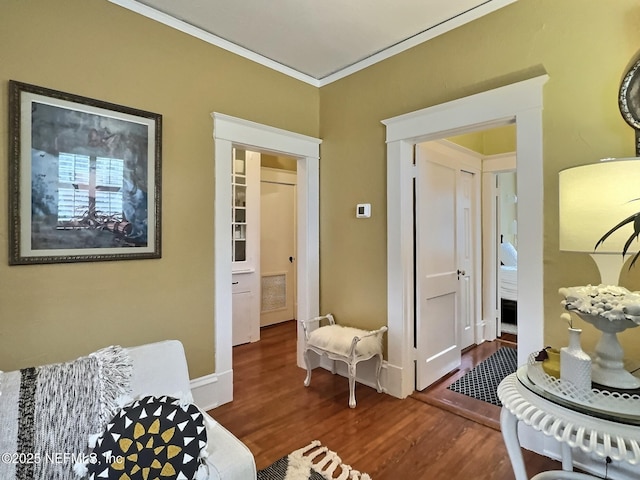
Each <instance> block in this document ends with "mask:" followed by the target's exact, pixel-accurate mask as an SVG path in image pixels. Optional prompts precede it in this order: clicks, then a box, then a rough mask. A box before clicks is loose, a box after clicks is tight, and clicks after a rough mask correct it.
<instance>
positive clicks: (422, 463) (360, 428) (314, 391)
mask: <svg viewBox="0 0 640 480" xmlns="http://www.w3.org/2000/svg"><path fill="white" fill-rule="evenodd" d="M295 330H296V325H295V322H287V323H284V324H280V325H276V326H273V327H268V328H265V329H263V330H262V332H261V340H260V341H259V342H256V343H253V344H247V345H241V346H238V347H235V348H234V352H233V355H234V362H233V366H234V401H233V402H231V403H228V404H226V405H222V406H221V407H218V408H216V409H214V410H212V411H210V412H209V413H210V414H211V415H212V416H213V417H214V418H215V419H216V420H217V421H218V422H220V424H222V425H223V426H225V427H226V428H227V429H228V430H230V431H231V432H232V433H233V434H234V435H236V436H237V437H238V438H239V439H240V440H242V441H243V442H244V443H245V444H246V445H247V446H248V447H249V449H250V450H251V452H252V453H253V454H254V456H255V460H256V465H257V467H258V468H259V469H261V468H265V467H266V466H268V465H270V464H271V463H272V462H274V461H275V460H277V459H278V458H280V457H282V456H284V455H286V454H288V453H290V452H291V451H293V450H295V449H297V448H301V447H303V446H305V445H307V444H308V443H310V442H311V441H312V440H316V439H317V440H320V441H321V442H322V443H323V444H324V445H326V446H327V447H328V448H330V449H331V450H334V451H336V452H337V453H338V454H339V455H340V456H341V458H342V459H343V461H344V462H345V463H347V464H349V465H351V466H352V467H353V468H356V469H358V470H360V471H362V472H366V473H368V474H369V475H371V477H372V479H374V480H398V479H410V480H440V479H442V480H444V479H446V480H467V479H470V478H473V479H474V480H507V479H508V480H511V479H513V478H514V476H513V472H512V470H511V465H510V463H509V459H508V457H507V453H506V449H505V447H504V444H503V441H502V436H501V434H500V432H499V431H497V430H495V429H493V428H489V427H487V426H485V425H483V424H480V423H478V422H476V421H472V420H469V419H467V418H464V417H462V416H460V415H457V414H453V413H451V412H450V411H447V410H445V409H443V408H439V407H436V406H434V405H431V404H429V403H425V402H424V401H419V400H417V399H416V398H414V397H409V398H406V399H403V400H400V399H397V398H394V397H391V396H389V395H386V394H378V393H377V392H376V391H375V390H374V389H372V388H369V387H367V386H364V385H360V384H358V385H357V387H356V399H357V402H358V404H357V406H356V408H355V409H351V408H349V407H348V404H347V403H348V395H349V391H348V382H347V379H346V378H343V377H340V376H337V375H336V376H334V375H331V373H330V372H328V371H325V370H322V369H316V370H314V372H313V378H312V380H311V385H310V387H308V388H305V387H304V386H303V380H304V377H305V371H304V370H302V369H300V368H298V367H297V366H296V351H295V350H296V339H295V335H296V334H295ZM525 462H526V465H527V470H528V474H529V476H533V475H534V474H535V473H538V472H540V471H543V470H548V469H552V468H555V469H557V468H559V463H558V462H555V461H552V460H550V459H547V458H545V457H541V456H539V455H536V454H534V453H531V452H525Z"/></svg>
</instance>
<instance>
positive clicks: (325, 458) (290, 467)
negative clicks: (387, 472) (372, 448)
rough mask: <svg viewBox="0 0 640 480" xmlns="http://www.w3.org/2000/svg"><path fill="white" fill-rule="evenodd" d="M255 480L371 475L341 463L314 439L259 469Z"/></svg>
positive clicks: (366, 479) (356, 479) (344, 479)
mask: <svg viewBox="0 0 640 480" xmlns="http://www.w3.org/2000/svg"><path fill="white" fill-rule="evenodd" d="M257 480H371V477H370V476H369V475H367V474H366V473H360V472H359V471H357V470H354V469H353V468H351V467H350V466H349V465H345V464H343V463H342V460H341V459H340V457H339V456H338V455H337V454H336V453H335V452H332V451H331V450H329V449H328V448H327V447H324V446H322V444H321V443H320V442H319V441H318V440H314V441H313V442H311V443H310V444H309V445H307V446H306V447H304V448H301V449H299V450H296V451H294V452H292V453H290V454H289V455H287V456H286V457H282V458H281V459H280V460H277V461H276V462H274V463H273V464H271V465H269V466H268V467H267V468H265V469H263V470H259V471H258V478H257Z"/></svg>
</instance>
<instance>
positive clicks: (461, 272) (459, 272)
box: [458, 270, 467, 277]
mask: <svg viewBox="0 0 640 480" xmlns="http://www.w3.org/2000/svg"><path fill="white" fill-rule="evenodd" d="M466 274H467V272H465V271H464V270H458V276H460V275H462V276H463V277H464V276H465V275H466Z"/></svg>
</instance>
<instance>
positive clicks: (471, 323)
mask: <svg viewBox="0 0 640 480" xmlns="http://www.w3.org/2000/svg"><path fill="white" fill-rule="evenodd" d="M475 180H476V178H475V174H474V173H471V172H468V171H466V170H462V169H458V171H457V181H456V242H457V247H458V248H457V252H456V254H457V259H458V279H459V286H460V314H459V316H458V322H459V325H460V330H459V338H460V348H467V347H469V346H471V345H473V344H474V343H475V324H476V321H475V305H476V302H475V291H474V290H475V288H474V284H473V282H474V276H473V272H474V259H475V255H474V251H475V236H474V228H473V225H474V198H475V184H476V181H475Z"/></svg>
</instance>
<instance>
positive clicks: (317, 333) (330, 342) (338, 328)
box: [307, 325, 382, 357]
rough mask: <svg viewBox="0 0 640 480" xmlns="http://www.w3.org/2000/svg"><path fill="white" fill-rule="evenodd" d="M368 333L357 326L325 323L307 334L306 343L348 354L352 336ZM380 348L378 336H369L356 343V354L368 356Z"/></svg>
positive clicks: (378, 351) (379, 350)
mask: <svg viewBox="0 0 640 480" xmlns="http://www.w3.org/2000/svg"><path fill="white" fill-rule="evenodd" d="M367 333H369V332H368V331H367V330H361V329H359V328H353V327H344V326H342V325H326V326H324V327H320V328H317V329H315V330H314V331H313V332H311V333H310V334H309V340H308V341H307V344H308V345H311V346H314V347H318V348H321V349H323V350H327V351H329V352H333V353H337V354H339V355H344V356H347V355H349V349H350V348H351V342H352V341H353V337H362V336H363V335H366V334H367ZM381 350H382V345H381V343H380V337H379V336H378V337H376V336H371V337H367V338H364V339H362V340H361V341H359V342H358V344H357V345H356V355H357V356H358V357H370V356H372V355H375V354H377V353H380V352H381Z"/></svg>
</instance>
